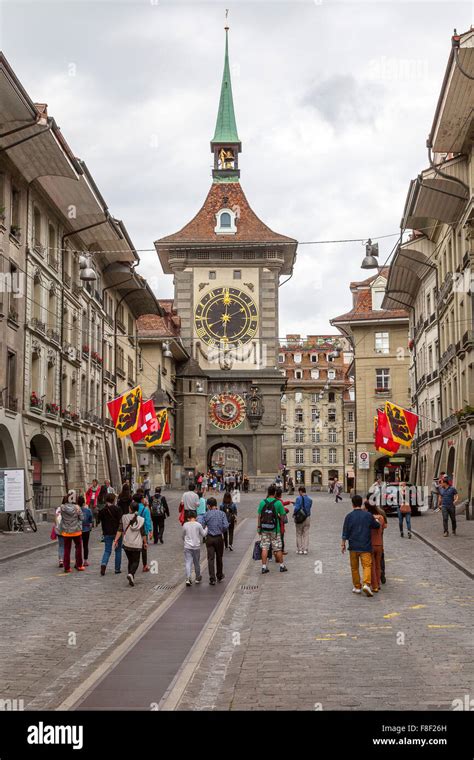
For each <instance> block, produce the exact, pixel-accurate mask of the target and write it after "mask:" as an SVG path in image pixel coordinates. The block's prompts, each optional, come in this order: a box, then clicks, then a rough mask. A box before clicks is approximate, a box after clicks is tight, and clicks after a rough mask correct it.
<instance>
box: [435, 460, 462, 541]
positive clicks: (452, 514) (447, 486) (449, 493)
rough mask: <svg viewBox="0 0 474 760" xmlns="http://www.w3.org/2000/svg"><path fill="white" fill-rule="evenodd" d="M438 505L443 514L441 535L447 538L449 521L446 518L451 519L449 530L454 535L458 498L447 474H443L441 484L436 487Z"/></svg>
mask: <svg viewBox="0 0 474 760" xmlns="http://www.w3.org/2000/svg"><path fill="white" fill-rule="evenodd" d="M438 494H439V496H438V505H439V506H440V507H441V512H442V514H443V530H444V533H443V537H444V538H448V536H449V530H448V528H449V523H448V519H450V520H451V530H452V533H453V536H455V535H456V504H457V501H458V499H459V495H458V492H457V491H456V489H455V487H454V486H453V485H452V484H451V482H450V479H449V477H448V475H444V477H443V481H442V484H441V485H440V486H439V488H438Z"/></svg>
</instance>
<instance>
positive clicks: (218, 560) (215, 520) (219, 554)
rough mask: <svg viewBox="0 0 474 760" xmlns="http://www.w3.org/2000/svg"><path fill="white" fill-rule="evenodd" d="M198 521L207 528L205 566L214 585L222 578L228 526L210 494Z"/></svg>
mask: <svg viewBox="0 0 474 760" xmlns="http://www.w3.org/2000/svg"><path fill="white" fill-rule="evenodd" d="M199 522H200V524H201V525H202V527H203V528H207V536H206V549H207V567H208V570H209V583H210V585H211V586H215V584H216V579H217V581H218V583H220V582H221V581H223V580H224V578H225V575H224V567H223V559H222V558H223V555H224V533H225V531H226V530H227V528H228V527H229V523H228V521H227V517H226V516H225V514H224V512H222V511H221V510H220V509H217V501H216V499H215V498H214V497H213V496H211V497H210V498H209V499H208V500H207V512H205V513H204V514H203V515H200V516H199Z"/></svg>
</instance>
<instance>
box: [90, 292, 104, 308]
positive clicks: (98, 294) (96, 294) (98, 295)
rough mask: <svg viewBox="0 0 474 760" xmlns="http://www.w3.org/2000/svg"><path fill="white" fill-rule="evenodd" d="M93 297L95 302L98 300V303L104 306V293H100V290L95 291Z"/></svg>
mask: <svg viewBox="0 0 474 760" xmlns="http://www.w3.org/2000/svg"><path fill="white" fill-rule="evenodd" d="M93 296H94V298H95V300H96V301H97V302H98V303H100V305H102V304H103V302H104V299H103V296H102V293H101V292H100V290H94V291H93Z"/></svg>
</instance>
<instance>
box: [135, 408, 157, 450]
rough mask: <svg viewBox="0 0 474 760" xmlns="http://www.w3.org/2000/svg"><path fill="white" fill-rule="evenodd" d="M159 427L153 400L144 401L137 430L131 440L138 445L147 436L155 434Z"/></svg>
mask: <svg viewBox="0 0 474 760" xmlns="http://www.w3.org/2000/svg"><path fill="white" fill-rule="evenodd" d="M157 427H158V420H157V419H156V414H155V405H154V403H153V400H152V399H149V400H148V401H144V402H143V403H142V405H141V407H140V415H139V419H138V425H137V429H136V430H135V432H134V433H131V435H130V438H131V439H132V441H133V442H134V443H138V441H141V440H142V439H143V438H145V436H147V435H150V433H153V432H154V431H155V430H156V429H157Z"/></svg>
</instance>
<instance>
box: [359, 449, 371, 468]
mask: <svg viewBox="0 0 474 760" xmlns="http://www.w3.org/2000/svg"><path fill="white" fill-rule="evenodd" d="M357 460H358V468H359V470H368V469H369V466H370V465H369V452H368V451H359V453H358V455H357Z"/></svg>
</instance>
